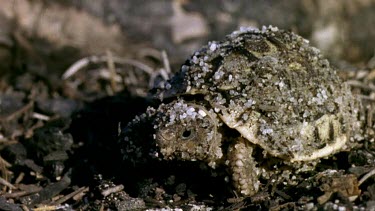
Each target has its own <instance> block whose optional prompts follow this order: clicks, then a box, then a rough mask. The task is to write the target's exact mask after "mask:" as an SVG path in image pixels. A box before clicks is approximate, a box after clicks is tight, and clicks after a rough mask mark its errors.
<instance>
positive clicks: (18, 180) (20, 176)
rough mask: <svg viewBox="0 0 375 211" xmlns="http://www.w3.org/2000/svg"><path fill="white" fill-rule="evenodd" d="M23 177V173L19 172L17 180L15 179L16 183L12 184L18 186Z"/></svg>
mask: <svg viewBox="0 0 375 211" xmlns="http://www.w3.org/2000/svg"><path fill="white" fill-rule="evenodd" d="M24 177H25V173H24V172H21V173H20V174H19V175H18V177H17V179H16V181H15V182H14V183H15V184H19V183H20V182H21V181H22V180H23V178H24Z"/></svg>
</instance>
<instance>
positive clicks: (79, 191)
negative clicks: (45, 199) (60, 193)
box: [51, 187, 89, 205]
mask: <svg viewBox="0 0 375 211" xmlns="http://www.w3.org/2000/svg"><path fill="white" fill-rule="evenodd" d="M88 190H89V188H88V187H81V188H79V189H77V190H75V191H73V192H71V193H69V194H68V195H65V196H64V197H61V198H60V199H59V200H57V201H54V202H52V203H51V205H58V204H62V203H64V202H65V201H67V200H69V199H70V198H73V197H74V196H76V195H78V194H80V193H82V192H85V191H88Z"/></svg>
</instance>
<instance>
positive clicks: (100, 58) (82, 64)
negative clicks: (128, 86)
mask: <svg viewBox="0 0 375 211" xmlns="http://www.w3.org/2000/svg"><path fill="white" fill-rule="evenodd" d="M112 59H113V62H114V63H118V64H123V65H124V64H126V65H132V66H135V67H137V68H139V69H140V70H143V71H144V72H146V73H147V74H149V75H151V74H152V72H153V71H154V69H153V68H151V67H150V66H148V65H146V64H144V63H142V62H140V61H137V60H134V59H127V58H119V57H112ZM107 61H108V56H90V57H85V58H82V59H80V60H78V61H77V62H75V63H74V64H73V65H72V66H70V67H69V68H68V69H67V70H66V71H65V73H64V74H63V75H62V79H64V80H65V79H68V78H69V77H71V76H73V75H74V74H76V73H77V72H78V71H79V70H81V69H82V68H84V67H86V66H87V65H89V64H90V63H100V62H107Z"/></svg>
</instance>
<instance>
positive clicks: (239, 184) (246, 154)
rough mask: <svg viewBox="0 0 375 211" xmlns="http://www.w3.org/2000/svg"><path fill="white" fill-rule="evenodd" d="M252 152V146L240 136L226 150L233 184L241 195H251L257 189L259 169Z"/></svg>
mask: <svg viewBox="0 0 375 211" xmlns="http://www.w3.org/2000/svg"><path fill="white" fill-rule="evenodd" d="M252 154H253V147H252V146H251V144H250V143H249V141H247V140H245V139H244V138H242V137H240V138H238V139H237V140H236V141H235V143H234V144H232V145H231V146H230V147H229V151H228V164H229V167H230V171H231V173H232V181H233V185H234V188H235V189H236V191H238V193H240V194H241V195H243V196H252V195H254V194H256V193H257V192H258V190H259V175H260V170H259V168H258V167H257V166H256V165H257V163H256V162H255V160H254V158H253V157H252Z"/></svg>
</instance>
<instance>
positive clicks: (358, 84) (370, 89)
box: [346, 80, 375, 91]
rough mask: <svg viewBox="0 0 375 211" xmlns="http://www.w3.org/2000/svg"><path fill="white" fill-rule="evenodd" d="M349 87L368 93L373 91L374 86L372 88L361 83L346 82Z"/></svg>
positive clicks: (355, 81)
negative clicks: (367, 91)
mask: <svg viewBox="0 0 375 211" xmlns="http://www.w3.org/2000/svg"><path fill="white" fill-rule="evenodd" d="M346 83H347V84H348V85H349V86H352V87H358V88H361V89H365V90H369V91H375V86H372V85H366V84H364V83H363V82H361V81H357V80H349V81H347V82H346Z"/></svg>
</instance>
